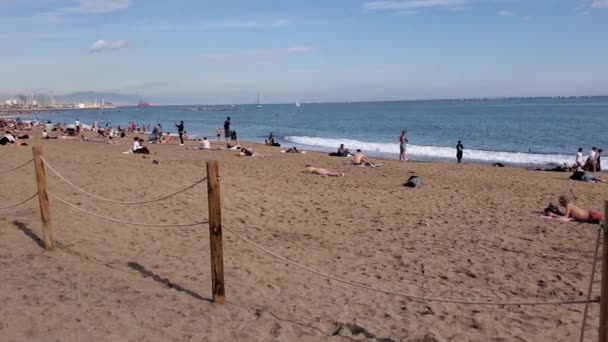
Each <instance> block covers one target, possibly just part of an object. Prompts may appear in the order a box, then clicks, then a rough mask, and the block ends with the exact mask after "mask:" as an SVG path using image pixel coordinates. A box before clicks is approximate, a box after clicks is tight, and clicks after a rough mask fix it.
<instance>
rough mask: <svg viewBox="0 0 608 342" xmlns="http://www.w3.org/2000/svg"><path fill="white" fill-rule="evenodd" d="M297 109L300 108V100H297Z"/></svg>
mask: <svg viewBox="0 0 608 342" xmlns="http://www.w3.org/2000/svg"><path fill="white" fill-rule="evenodd" d="M296 107H300V100H299V99H298V100H296Z"/></svg>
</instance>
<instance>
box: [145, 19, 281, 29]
mask: <svg viewBox="0 0 608 342" xmlns="http://www.w3.org/2000/svg"><path fill="white" fill-rule="evenodd" d="M289 24H290V22H289V20H287V19H277V20H275V21H270V22H259V21H224V22H216V23H196V24H188V23H186V24H153V25H149V26H146V25H143V26H142V25H140V26H137V27H135V29H137V30H140V31H148V32H149V31H183V32H190V31H192V32H197V31H214V30H238V29H256V28H259V29H263V28H275V27H282V26H287V25H289Z"/></svg>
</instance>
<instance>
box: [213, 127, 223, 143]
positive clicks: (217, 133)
mask: <svg viewBox="0 0 608 342" xmlns="http://www.w3.org/2000/svg"><path fill="white" fill-rule="evenodd" d="M215 135H217V141H218V142H219V141H220V140H221V139H222V129H221V128H219V127H218V128H217V129H216V130H215Z"/></svg>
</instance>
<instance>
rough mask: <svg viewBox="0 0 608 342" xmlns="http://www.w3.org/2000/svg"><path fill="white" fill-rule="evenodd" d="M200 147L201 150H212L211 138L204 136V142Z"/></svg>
mask: <svg viewBox="0 0 608 342" xmlns="http://www.w3.org/2000/svg"><path fill="white" fill-rule="evenodd" d="M199 149H201V150H210V149H211V143H210V142H209V140H207V137H204V138H203V142H202V143H201V146H200V147H199Z"/></svg>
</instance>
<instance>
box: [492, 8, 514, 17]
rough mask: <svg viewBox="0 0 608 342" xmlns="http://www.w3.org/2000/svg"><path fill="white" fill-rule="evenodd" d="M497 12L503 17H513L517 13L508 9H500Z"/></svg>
mask: <svg viewBox="0 0 608 342" xmlns="http://www.w3.org/2000/svg"><path fill="white" fill-rule="evenodd" d="M496 13H497V14H498V15H500V16H503V17H512V16H514V15H515V13H513V12H512V11H509V10H506V9H503V10H500V11H498V12H496Z"/></svg>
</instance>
